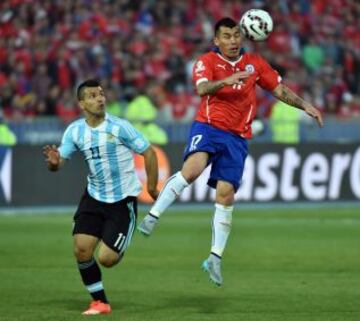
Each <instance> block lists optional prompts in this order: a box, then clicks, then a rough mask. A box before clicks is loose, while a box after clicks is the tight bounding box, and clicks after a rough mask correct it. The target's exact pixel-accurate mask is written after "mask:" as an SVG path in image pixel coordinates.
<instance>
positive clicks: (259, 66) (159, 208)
mask: <svg viewBox="0 0 360 321" xmlns="http://www.w3.org/2000/svg"><path fill="white" fill-rule="evenodd" d="M241 41H242V38H241V34H240V29H239V26H238V24H237V23H236V22H235V21H234V20H232V19H230V18H223V19H221V20H220V21H218V22H217V24H216V26H215V37H214V43H215V45H216V50H215V51H210V52H208V53H206V54H204V55H202V56H200V57H199V59H198V60H197V62H196V63H195V65H194V69H193V81H194V84H195V86H196V91H197V94H198V95H199V96H201V105H200V109H199V111H198V114H197V116H196V119H195V121H194V123H193V125H192V128H191V132H190V136H189V140H188V143H187V146H186V150H185V155H184V159H185V161H184V164H183V167H182V169H181V171H179V172H177V173H176V174H175V175H173V176H172V177H170V178H169V179H168V181H167V183H166V184H165V186H164V188H163V189H162V191H161V192H160V195H159V197H158V199H157V201H156V202H155V204H154V205H153V207H152V208H151V210H150V212H149V214H148V215H146V216H145V218H144V220H143V221H142V222H141V224H140V225H139V227H138V229H139V230H140V232H142V233H143V234H145V235H150V234H151V232H152V231H153V229H154V227H155V226H156V224H157V222H158V221H159V217H160V215H161V214H162V213H163V212H164V211H165V210H166V209H167V208H168V207H169V206H170V205H171V204H172V203H173V202H174V201H175V199H176V198H177V197H178V196H179V195H180V193H181V192H182V191H183V189H184V188H185V187H187V186H188V185H189V184H191V183H192V182H193V181H194V180H195V179H197V177H199V176H200V174H201V173H202V172H203V170H204V169H205V168H206V167H207V166H208V165H209V164H211V165H212V166H211V172H210V178H209V180H208V185H209V186H210V187H212V188H215V189H216V199H215V202H216V203H215V214H214V217H213V222H212V245H211V251H210V255H209V257H208V258H207V259H206V260H205V261H204V262H203V264H202V266H203V268H204V269H205V270H206V271H207V272H208V273H209V276H210V280H211V281H213V282H214V283H215V284H217V285H221V284H222V283H223V278H222V275H221V257H222V254H223V252H224V249H225V246H226V241H227V239H228V236H229V234H230V229H231V221H232V212H233V203H234V195H235V193H236V191H237V189H238V188H239V186H240V180H241V177H242V174H243V170H244V163H245V159H246V156H247V154H248V146H247V140H248V139H250V138H251V137H252V131H251V123H252V120H253V119H254V117H255V115H256V95H255V87H256V85H259V86H260V87H261V88H263V89H265V90H267V91H270V92H271V93H272V94H273V95H274V96H275V97H276V98H277V99H279V100H281V101H283V102H285V103H287V104H289V105H291V106H293V107H295V108H299V109H302V110H304V111H305V112H306V113H307V114H308V115H310V116H311V117H313V118H314V119H315V120H316V121H317V122H318V124H319V125H320V126H322V125H323V120H322V116H321V113H320V112H319V110H318V109H316V108H315V107H313V106H312V105H311V104H309V103H307V102H306V101H304V100H303V99H302V98H300V97H299V96H297V95H296V94H295V93H294V92H293V91H292V90H291V89H289V88H288V87H286V86H285V85H284V84H282V83H281V77H280V76H279V74H278V73H277V71H276V70H274V69H272V68H271V67H270V65H269V64H268V63H267V62H266V61H265V60H264V59H263V58H261V56H259V55H257V54H251V53H245V52H243V50H242V49H241Z"/></svg>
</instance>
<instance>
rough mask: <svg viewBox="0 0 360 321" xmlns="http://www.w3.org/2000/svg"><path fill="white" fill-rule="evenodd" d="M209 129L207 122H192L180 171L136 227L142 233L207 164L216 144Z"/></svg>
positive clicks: (150, 227) (155, 222)
mask: <svg viewBox="0 0 360 321" xmlns="http://www.w3.org/2000/svg"><path fill="white" fill-rule="evenodd" d="M211 130H212V128H211V127H210V126H209V125H207V124H204V123H200V122H194V123H193V125H192V127H191V131H190V135H189V139H188V143H187V145H186V148H185V153H184V159H185V162H184V164H183V167H182V169H181V171H179V172H177V173H176V174H175V175H173V176H171V177H170V178H169V179H168V180H167V182H166V184H165V185H164V187H163V189H162V190H161V192H160V194H159V197H158V199H157V200H156V202H155V203H154V205H153V206H152V208H151V209H150V212H149V214H148V215H146V216H145V218H144V220H143V221H142V222H141V223H140V225H139V227H138V229H139V231H140V232H142V233H143V234H144V235H150V234H151V232H152V231H153V229H154V227H155V226H156V224H157V222H158V220H159V217H160V216H161V215H162V213H163V212H164V211H165V210H166V209H167V208H168V207H169V206H170V205H171V204H172V203H173V202H174V201H175V200H176V198H177V197H178V196H179V195H180V194H181V192H182V191H183V190H184V188H185V187H187V186H188V185H189V184H191V183H192V182H193V181H194V180H195V179H196V178H198V176H199V175H200V174H201V173H202V172H203V171H204V169H205V168H206V166H207V165H208V162H209V155H211V154H214V153H215V152H216V146H214V144H213V143H212V141H211V135H210V132H211Z"/></svg>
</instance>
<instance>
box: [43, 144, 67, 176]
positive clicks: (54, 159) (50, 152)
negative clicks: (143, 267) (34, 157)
mask: <svg viewBox="0 0 360 321" xmlns="http://www.w3.org/2000/svg"><path fill="white" fill-rule="evenodd" d="M43 154H44V156H45V162H46V164H47V168H48V169H49V171H52V172H56V171H58V170H59V169H60V168H61V167H62V166H63V165H64V163H65V159H63V158H61V157H60V153H59V150H58V149H57V147H56V146H55V145H52V146H50V145H46V146H44V148H43Z"/></svg>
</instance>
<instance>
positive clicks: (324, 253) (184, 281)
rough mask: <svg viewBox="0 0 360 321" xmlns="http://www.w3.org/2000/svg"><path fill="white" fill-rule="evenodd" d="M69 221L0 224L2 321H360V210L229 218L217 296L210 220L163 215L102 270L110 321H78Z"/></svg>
mask: <svg viewBox="0 0 360 321" xmlns="http://www.w3.org/2000/svg"><path fill="white" fill-rule="evenodd" d="M239 207H240V206H239ZM71 216H72V214H64V215H39V216H37V215H35V216H12V217H4V216H0V245H1V246H0V299H1V300H0V320H1V321H42V320H44V321H45V320H46V321H77V320H84V319H89V318H90V319H91V320H98V321H100V320H101V321H105V320H117V321H143V320H145V321H151V320H154V321H155V320H156V321H175V320H179V321H180V320H181V321H207V320H209V321H210V320H214V321H215V320H216V321H218V320H219V321H220V320H221V321H273V320H274V321H300V320H301V321H335V320H336V321H338V320H346V321H351V320H354V321H355V320H356V321H358V320H360V210H359V209H341V210H340V209H314V210H311V209H307V210H303V211H302V210H294V209H289V210H284V209H281V210H273V209H271V210H257V211H253V210H251V211H249V210H241V209H237V211H236V212H235V213H234V220H233V230H232V234H231V236H230V239H229V242H228V247H227V251H226V253H225V255H224V259H223V276H224V285H223V286H222V287H220V288H216V287H214V286H213V285H212V284H210V283H209V282H208V278H207V275H206V274H205V273H204V272H203V271H201V269H200V264H201V262H202V260H203V259H204V258H206V256H207V255H208V251H209V245H210V238H211V232H210V220H211V217H212V213H211V211H210V210H209V211H191V210H186V211H184V212H183V213H182V212H179V211H176V212H169V213H167V214H166V215H164V216H163V218H162V219H161V221H160V224H159V226H158V228H157V230H156V231H155V233H154V235H152V236H151V237H150V238H145V237H143V236H142V235H139V234H138V233H136V234H135V235H134V238H133V241H132V245H131V247H130V249H129V251H128V252H127V254H126V256H125V259H124V261H123V262H122V263H121V264H120V265H119V266H117V267H115V268H112V269H107V270H105V269H102V271H103V281H104V284H105V287H106V291H107V296H108V298H109V299H110V301H111V304H112V307H113V313H112V314H111V315H109V316H99V317H98V316H95V317H83V316H80V312H81V311H82V310H83V309H85V308H86V307H87V304H88V302H89V301H90V297H89V295H88V294H87V292H86V290H85V289H84V287H83V286H82V283H81V281H80V276H79V273H78V271H77V268H76V263H75V260H74V258H73V256H72V238H71V228H72V219H71ZM142 216H143V215H140V218H142Z"/></svg>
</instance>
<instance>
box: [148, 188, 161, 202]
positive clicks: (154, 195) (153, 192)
mask: <svg viewBox="0 0 360 321" xmlns="http://www.w3.org/2000/svg"><path fill="white" fill-rule="evenodd" d="M148 193H149V195H150V196H151V198H152V199H153V200H154V201H156V199H157V198H158V196H159V193H160V192H159V190H158V189H157V188H149V187H148Z"/></svg>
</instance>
